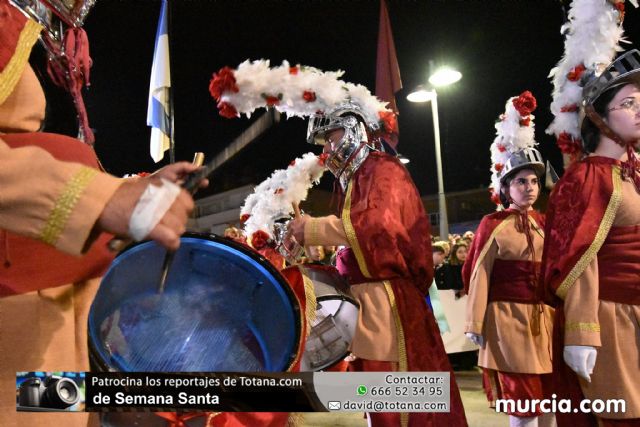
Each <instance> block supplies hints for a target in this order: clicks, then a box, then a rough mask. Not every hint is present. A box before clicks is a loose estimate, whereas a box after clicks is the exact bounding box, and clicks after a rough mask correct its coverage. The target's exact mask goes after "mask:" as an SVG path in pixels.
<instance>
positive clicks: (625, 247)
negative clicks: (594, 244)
mask: <svg viewBox="0 0 640 427" xmlns="http://www.w3.org/2000/svg"><path fill="white" fill-rule="evenodd" d="M598 272H599V273H598V275H599V284H600V285H599V298H600V299H601V300H606V301H612V302H617V303H621V304H633V305H638V304H640V225H632V226H629V227H612V228H611V230H610V231H609V235H608V236H607V240H605V242H604V244H603V245H602V248H600V251H599V252H598Z"/></svg>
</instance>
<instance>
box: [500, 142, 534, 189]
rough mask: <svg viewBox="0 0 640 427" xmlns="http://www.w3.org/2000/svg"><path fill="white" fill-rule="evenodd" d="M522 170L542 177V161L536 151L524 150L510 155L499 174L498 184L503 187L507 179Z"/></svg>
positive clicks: (532, 149)
mask: <svg viewBox="0 0 640 427" xmlns="http://www.w3.org/2000/svg"><path fill="white" fill-rule="evenodd" d="M522 169H531V170H533V171H534V172H535V174H536V175H538V176H539V177H542V176H543V175H544V171H545V166H544V160H543V159H542V155H541V154H540V152H539V151H538V150H536V149H535V148H525V149H523V150H520V151H517V152H515V153H513V154H511V155H510V156H509V160H507V162H506V163H505V165H504V168H503V169H502V171H501V172H500V183H501V184H502V185H504V183H505V181H506V180H507V178H509V177H512V176H513V175H515V174H516V173H518V172H519V171H521V170H522Z"/></svg>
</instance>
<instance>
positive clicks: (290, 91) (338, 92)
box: [209, 59, 398, 139]
mask: <svg viewBox="0 0 640 427" xmlns="http://www.w3.org/2000/svg"><path fill="white" fill-rule="evenodd" d="M343 74H344V72H343V71H322V70H319V69H317V68H314V67H309V66H304V65H295V66H291V65H290V64H289V63H288V62H287V61H283V62H282V65H280V66H277V67H270V63H269V61H268V60H264V59H260V60H257V61H249V60H247V61H245V62H243V63H242V64H240V65H239V66H238V68H237V69H232V68H230V67H224V68H222V69H220V70H219V71H218V72H217V73H214V74H213V77H212V79H211V83H210V84H209V92H210V93H211V96H212V97H213V98H214V99H215V100H216V102H217V105H218V109H219V113H220V115H221V116H223V117H227V118H234V117H239V116H240V115H241V114H246V115H247V116H248V117H249V116H251V114H252V113H253V112H254V111H255V110H256V109H258V108H269V107H273V108H275V109H276V110H277V111H279V112H281V113H284V114H286V115H287V117H293V116H295V117H304V118H306V117H311V116H313V115H316V114H318V113H324V112H329V111H331V110H332V109H333V108H334V107H335V106H337V105H340V104H346V103H355V104H357V105H358V106H359V107H360V109H361V112H362V116H363V119H364V121H365V125H366V127H367V128H368V131H370V132H371V136H372V137H373V138H385V139H391V138H394V137H395V136H396V135H397V133H398V124H397V121H396V114H395V113H394V112H393V111H392V110H390V109H389V108H387V107H386V105H387V103H386V102H383V101H380V100H379V99H378V98H376V97H375V96H374V95H372V94H371V92H369V89H367V88H366V87H365V86H363V85H358V84H353V83H348V82H345V81H343V80H341V79H340V77H342V75H343Z"/></svg>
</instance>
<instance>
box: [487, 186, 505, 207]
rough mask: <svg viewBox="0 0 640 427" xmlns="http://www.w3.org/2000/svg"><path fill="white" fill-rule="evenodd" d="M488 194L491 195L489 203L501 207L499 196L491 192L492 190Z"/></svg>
mask: <svg viewBox="0 0 640 427" xmlns="http://www.w3.org/2000/svg"><path fill="white" fill-rule="evenodd" d="M489 192H490V193H491V201H492V202H493V203H495V204H496V205H501V204H502V202H501V201H500V195H499V194H498V193H496V192H495V191H493V189H492V188H490V189H489Z"/></svg>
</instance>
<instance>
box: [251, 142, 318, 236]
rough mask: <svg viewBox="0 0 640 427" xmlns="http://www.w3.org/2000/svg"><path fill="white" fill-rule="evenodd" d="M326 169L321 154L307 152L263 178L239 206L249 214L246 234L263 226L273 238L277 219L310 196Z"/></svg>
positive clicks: (288, 213) (289, 212)
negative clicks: (284, 167)
mask: <svg viewBox="0 0 640 427" xmlns="http://www.w3.org/2000/svg"><path fill="white" fill-rule="evenodd" d="M325 170H326V167H325V166H324V159H323V158H322V157H321V156H317V155H315V154H314V153H307V154H305V155H303V156H302V157H301V158H297V159H295V160H294V161H293V162H292V164H291V165H290V166H289V167H288V168H287V169H278V170H276V171H275V172H273V173H272V174H271V176H270V177H269V178H267V179H266V180H264V181H262V182H261V183H260V184H259V185H258V186H256V187H255V188H254V190H253V193H251V194H250V195H249V196H248V197H247V198H246V199H245V203H244V205H243V206H242V208H241V209H240V215H241V218H246V220H245V221H244V231H245V233H246V235H247V236H252V235H253V233H255V232H256V231H258V230H262V231H264V232H265V233H267V234H268V235H269V237H270V238H273V228H274V224H275V223H276V221H277V220H279V219H282V218H288V217H290V216H291V214H293V204H296V205H298V204H299V203H300V202H302V201H304V200H306V199H307V195H308V193H309V189H310V188H311V187H312V186H313V185H314V184H315V183H317V182H318V181H319V180H320V178H321V177H322V175H323V174H324V172H325ZM247 216H248V218H247Z"/></svg>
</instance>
